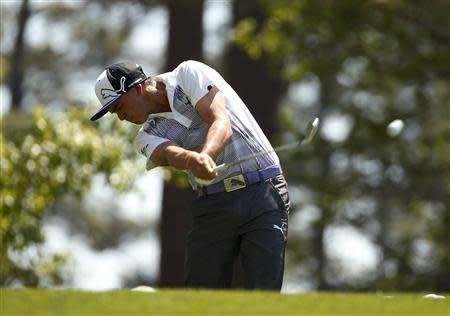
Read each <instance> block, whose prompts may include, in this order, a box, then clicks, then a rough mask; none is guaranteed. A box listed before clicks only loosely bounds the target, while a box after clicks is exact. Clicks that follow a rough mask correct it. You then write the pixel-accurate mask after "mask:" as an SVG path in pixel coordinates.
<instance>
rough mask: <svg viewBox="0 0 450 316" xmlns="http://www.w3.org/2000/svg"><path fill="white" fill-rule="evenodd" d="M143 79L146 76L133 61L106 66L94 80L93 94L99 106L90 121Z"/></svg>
mask: <svg viewBox="0 0 450 316" xmlns="http://www.w3.org/2000/svg"><path fill="white" fill-rule="evenodd" d="M145 79H147V76H146V75H145V74H144V71H143V70H142V67H141V66H139V65H138V64H135V63H129V62H125V63H116V64H112V65H110V66H108V67H106V68H105V70H104V71H103V72H102V73H101V74H100V76H98V78H97V81H96V82H95V94H96V95H97V98H98V100H99V101H100V105H101V108H100V110H98V111H97V113H95V114H94V115H93V116H92V117H91V121H96V120H98V119H99V118H101V117H102V116H103V115H105V114H106V113H107V112H108V110H109V108H110V106H111V105H112V104H113V103H114V102H116V101H117V100H118V99H119V98H120V97H121V96H122V95H124V94H125V93H126V92H128V91H129V90H130V89H131V88H132V87H133V86H134V85H136V84H138V83H141V82H143V81H144V80H145Z"/></svg>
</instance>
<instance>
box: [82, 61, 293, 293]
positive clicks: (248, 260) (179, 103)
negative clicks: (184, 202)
mask: <svg viewBox="0 0 450 316" xmlns="http://www.w3.org/2000/svg"><path fill="white" fill-rule="evenodd" d="M95 92H96V94H97V97H98V99H99V100H100V103H101V106H102V107H101V109H100V110H99V111H98V112H97V113H95V114H94V115H93V116H92V118H91V120H92V121H95V120H97V119H99V118H100V117H102V116H103V115H105V114H106V113H107V112H110V113H115V114H116V115H117V116H118V117H119V119H120V120H126V121H129V122H131V123H134V124H143V126H142V128H141V130H140V131H139V133H138V135H137V137H136V146H137V149H138V150H139V152H141V153H142V154H143V155H145V157H147V169H151V168H153V167H156V166H171V167H174V168H176V169H179V170H185V171H186V172H187V174H188V177H189V181H190V184H191V186H192V188H193V189H194V190H196V191H197V192H198V198H197V199H195V201H193V203H192V206H191V213H192V226H191V230H190V232H189V235H188V239H187V247H186V266H185V285H186V286H187V287H195V288H228V287H230V284H231V279H232V272H233V270H232V269H233V262H234V259H235V258H236V257H237V255H238V254H240V255H241V259H242V266H243V269H244V286H245V288H247V289H267V290H276V291H279V290H280V289H281V285H282V280H283V272H284V254H285V246H286V238H287V229H288V211H289V194H288V189H287V184H286V181H285V179H284V177H283V173H282V169H281V167H280V164H279V159H278V157H277V155H276V153H275V152H274V151H273V148H272V146H271V144H270V143H269V141H268V140H267V138H266V136H265V135H264V133H263V132H262V131H261V129H260V127H259V126H258V124H257V122H256V121H255V119H254V118H253V116H252V115H251V113H250V112H249V110H248V109H247V107H246V106H245V104H244V103H243V102H242V100H241V99H240V98H239V96H238V95H237V94H236V92H235V91H234V90H233V89H232V87H231V86H230V85H229V84H228V83H227V82H226V81H225V80H224V79H223V78H222V76H221V75H220V74H219V73H217V72H216V71H215V70H214V69H212V68H210V67H209V66H207V65H205V64H203V63H200V62H196V61H186V62H183V63H181V64H180V65H179V66H178V67H177V68H175V69H174V70H173V71H171V72H167V73H164V74H160V75H157V76H155V77H147V76H146V75H145V74H144V72H143V70H142V68H141V67H140V66H139V65H137V64H134V63H117V64H113V65H110V66H108V67H106V69H105V70H104V71H103V72H102V73H101V75H100V76H99V77H98V79H97V81H96V84H95ZM258 106H271V105H270V104H259V105H258ZM261 152H265V154H262V155H261V154H259V155H258V153H261ZM253 154H255V156H253V157H252V155H253ZM243 157H247V158H246V159H243V160H240V159H242V158H243ZM235 161H239V163H236V164H231V163H232V162H235ZM223 164H229V165H230V166H231V167H229V168H226V169H225V170H223V168H222V169H221V170H220V172H216V171H215V168H216V166H217V165H223ZM184 211H186V210H180V212H184Z"/></svg>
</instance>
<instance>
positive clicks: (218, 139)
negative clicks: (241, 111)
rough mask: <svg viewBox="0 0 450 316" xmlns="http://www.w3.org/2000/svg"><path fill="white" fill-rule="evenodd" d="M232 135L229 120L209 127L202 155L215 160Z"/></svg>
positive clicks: (215, 122) (217, 122)
mask: <svg viewBox="0 0 450 316" xmlns="http://www.w3.org/2000/svg"><path fill="white" fill-rule="evenodd" d="M232 135H233V130H232V129H231V123H230V121H229V120H216V121H214V122H213V123H212V124H211V126H210V127H209V130H208V134H207V135H206V140H205V144H204V145H203V147H202V150H201V153H203V154H207V155H209V156H210V157H211V158H212V159H214V160H215V159H216V158H217V156H218V155H219V154H220V152H221V151H222V150H223V147H224V146H225V144H226V143H227V142H228V141H229V140H230V139H231V136H232Z"/></svg>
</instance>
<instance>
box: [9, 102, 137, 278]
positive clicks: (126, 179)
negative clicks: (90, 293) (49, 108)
mask: <svg viewBox="0 0 450 316" xmlns="http://www.w3.org/2000/svg"><path fill="white" fill-rule="evenodd" d="M18 115H19V114H18V113H12V114H11V116H9V117H5V118H4V119H5V127H4V129H2V133H1V144H2V150H1V157H0V159H1V165H0V168H1V175H2V176H1V180H0V188H1V192H0V193H1V197H2V198H1V204H2V205H1V217H0V218H1V220H0V237H1V238H0V242H1V247H0V249H1V252H0V262H1V265H0V284H1V285H2V286H8V285H12V284H18V283H19V284H23V285H25V286H38V285H42V284H43V283H44V284H46V283H47V284H59V283H61V282H62V281H64V280H65V277H67V274H66V271H65V270H64V268H63V265H62V263H63V262H64V258H66V255H61V254H54V255H52V256H51V257H49V255H48V254H46V253H45V252H44V251H43V249H41V247H40V246H41V245H42V243H43V242H44V235H43V232H42V220H43V217H44V214H45V212H46V211H47V210H48V209H49V208H50V207H52V206H53V205H54V204H55V203H56V202H57V201H59V200H60V199H61V198H63V197H67V196H75V197H77V198H78V199H79V198H80V197H81V196H82V195H83V193H85V192H87V191H88V190H89V188H90V184H91V180H92V175H93V174H97V173H104V174H105V175H106V176H107V178H108V179H109V182H110V183H111V184H113V185H114V186H115V187H116V188H118V189H124V188H128V187H130V186H131V183H130V181H131V180H130V179H132V178H133V177H132V176H131V175H132V174H131V173H130V172H131V171H130V170H133V169H130V168H129V166H130V165H131V164H132V162H130V160H129V159H132V158H133V157H135V156H136V153H135V151H134V150H132V146H129V145H128V142H129V139H127V138H126V136H125V135H128V134H129V131H128V130H126V128H125V126H124V125H122V124H120V125H118V124H117V123H111V124H109V125H108V124H104V125H103V126H102V127H101V128H100V129H97V128H96V127H95V126H93V125H92V124H91V123H90V122H88V121H86V120H85V119H84V118H85V117H86V116H87V115H88V113H87V111H84V112H81V111H75V110H73V111H70V112H68V113H67V114H64V115H60V116H58V117H57V118H50V117H49V116H47V115H45V113H44V111H43V110H42V108H38V109H37V110H36V112H35V116H34V118H33V119H31V120H28V122H31V124H29V125H28V126H27V127H24V126H21V127H20V129H18V130H17V129H15V128H14V127H15V126H14V125H10V124H9V122H15V121H16V120H18V119H21V120H22V118H23V117H24V115H23V114H22V115H21V117H20V118H19V117H17V116H18ZM111 122H112V121H111ZM130 148H131V149H130ZM33 254H34V255H33ZM46 280H47V281H46Z"/></svg>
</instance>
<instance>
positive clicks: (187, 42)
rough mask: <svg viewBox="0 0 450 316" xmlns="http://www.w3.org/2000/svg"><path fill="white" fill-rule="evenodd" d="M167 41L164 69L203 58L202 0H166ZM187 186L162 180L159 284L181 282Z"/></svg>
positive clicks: (187, 218)
mask: <svg viewBox="0 0 450 316" xmlns="http://www.w3.org/2000/svg"><path fill="white" fill-rule="evenodd" d="M168 9H169V43H168V51H167V60H166V65H165V67H164V71H171V70H172V69H174V68H175V67H176V66H178V64H179V63H181V62H182V61H184V60H188V59H194V60H199V61H202V60H203V52H202V44H203V0H191V1H176V0H171V1H169V2H168ZM194 197H195V195H194V192H193V191H192V189H191V188H179V187H177V186H175V185H174V184H172V183H165V185H164V193H163V203H162V214H161V226H160V244H161V259H160V268H159V282H158V283H159V286H161V287H179V286H182V285H183V281H184V279H183V275H184V260H185V241H186V233H187V231H188V226H189V222H190V214H189V209H188V207H186V205H188V204H189V202H190V201H192V200H193V199H194Z"/></svg>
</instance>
